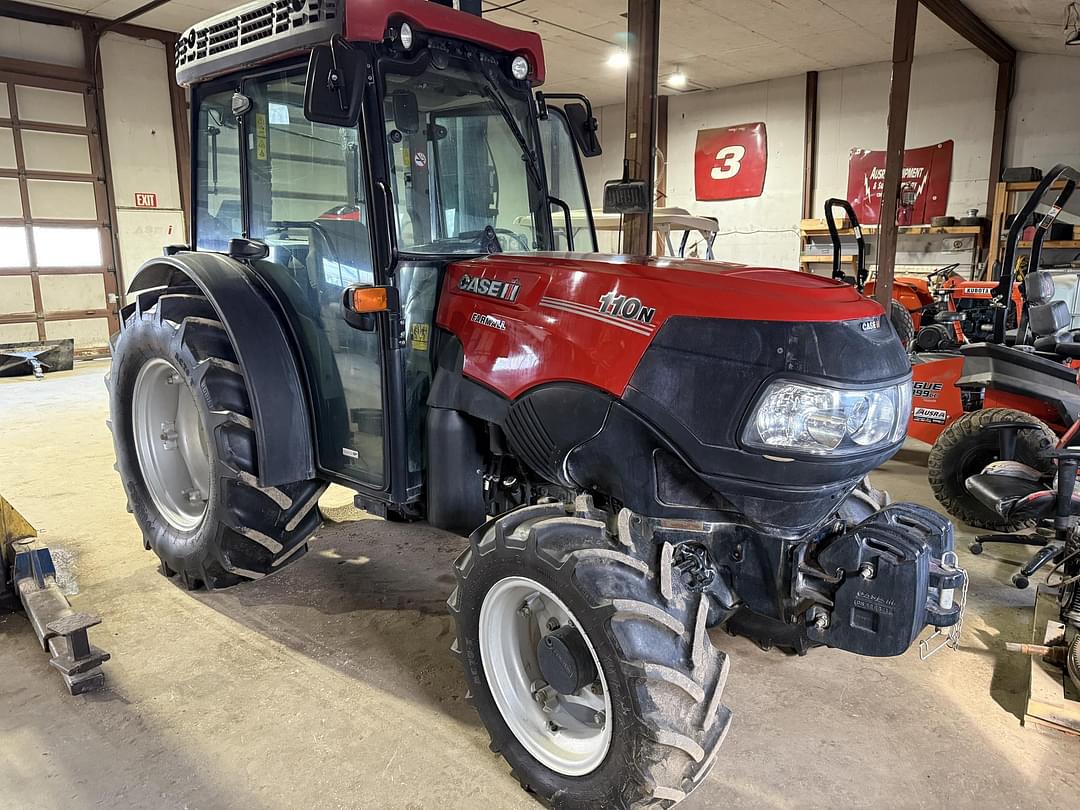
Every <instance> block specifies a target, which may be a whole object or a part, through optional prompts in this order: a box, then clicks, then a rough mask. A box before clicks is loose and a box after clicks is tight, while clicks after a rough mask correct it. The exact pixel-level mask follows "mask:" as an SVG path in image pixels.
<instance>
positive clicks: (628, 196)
mask: <svg viewBox="0 0 1080 810" xmlns="http://www.w3.org/2000/svg"><path fill="white" fill-rule="evenodd" d="M651 197H652V194H651V193H650V190H649V184H648V183H646V182H645V181H644V180H632V179H631V178H630V161H629V160H624V161H623V176H622V179H621V180H608V181H607V182H606V183H604V213H605V214H647V213H648V212H649V205H650V204H651V203H652V199H651Z"/></svg>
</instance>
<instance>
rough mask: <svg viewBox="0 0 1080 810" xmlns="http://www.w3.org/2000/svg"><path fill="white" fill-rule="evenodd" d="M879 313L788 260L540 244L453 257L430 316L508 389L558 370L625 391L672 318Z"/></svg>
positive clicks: (789, 319) (817, 318)
mask: <svg viewBox="0 0 1080 810" xmlns="http://www.w3.org/2000/svg"><path fill="white" fill-rule="evenodd" d="M882 315H883V310H882V308H881V307H880V306H879V305H878V304H877V303H876V302H874V301H871V300H870V299H868V298H865V297H864V296H862V295H860V294H859V293H858V292H857V291H856V290H855V289H854V288H852V287H850V286H848V285H846V284H841V283H839V282H836V281H833V280H832V279H828V278H822V277H820V276H814V275H810V274H808V273H800V272H796V271H793V270H779V269H773V268H761V267H745V266H742V265H734V264H722V263H717V262H704V261H697V260H693V259H669V258H653V257H631V256H608V255H593V254H566V253H537V254H528V255H521V254H495V255H491V256H485V257H482V258H476V259H466V260H462V261H459V262H453V263H451V264H450V266H449V268H448V270H447V274H446V280H445V284H444V288H443V295H442V296H441V301H440V304H439V310H438V318H437V322H438V324H439V326H441V327H442V328H444V329H446V330H448V331H450V332H452V333H453V334H455V335H456V336H457V337H458V338H459V339H460V340H461V342H462V345H463V348H464V368H463V371H464V373H465V375H466V376H468V377H471V378H473V379H475V380H477V381H480V382H482V383H484V384H485V385H487V386H488V387H490V388H493V389H495V390H496V391H499V392H500V393H502V394H503V395H504V396H507V397H509V398H511V399H512V398H514V397H516V396H518V395H519V394H520V393H521V392H523V391H525V390H527V389H529V388H531V387H533V386H536V385H542V384H544V383H549V382H554V381H573V382H581V383H585V384H588V385H593V386H597V387H600V388H602V389H604V390H606V391H608V392H610V393H612V394H614V395H616V396H621V395H622V393H623V391H624V390H625V388H626V385H627V382H628V381H629V379H630V376H631V375H632V374H633V372H634V369H635V368H636V366H637V364H638V362H639V360H640V359H641V357H642V355H643V354H644V353H645V351H646V350H647V349H648V347H649V345H650V343H651V342H652V339H653V337H654V336H655V335H656V334H657V333H658V331H659V330H660V329H661V328H662V327H663V326H664V324H665V323H666V322H667V321H668V320H669V319H671V318H714V319H719V320H725V321H736V322H748V321H765V322H774V323H776V322H780V323H833V322H840V321H845V322H854V321H857V322H859V323H860V324H861V325H862V327H863V328H865V329H877V328H878V326H879V325H880V321H881V320H882V317H881V316H882ZM745 328H746V329H748V330H750V329H753V328H755V327H751V326H750V325H749V324H747V325H746V327H745Z"/></svg>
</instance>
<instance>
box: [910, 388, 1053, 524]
mask: <svg viewBox="0 0 1080 810" xmlns="http://www.w3.org/2000/svg"><path fill="white" fill-rule="evenodd" d="M1003 422H1024V423H1027V424H1030V425H1031V430H1021V431H1019V432H1018V433H1017V435H1016V458H1015V459H1014V460H1015V461H1019V462H1021V463H1023V464H1027V465H1028V466H1029V467H1034V468H1035V469H1036V470H1039V471H1040V472H1043V473H1046V472H1049V471H1050V470H1051V469H1052V468H1053V464H1052V462H1051V460H1050V458H1049V457H1048V456H1047V451H1048V450H1050V448H1052V447H1053V446H1054V444H1055V443H1056V442H1057V436H1055V435H1054V432H1053V431H1052V430H1050V428H1048V427H1047V426H1046V425H1045V424H1044V423H1043V422H1042V421H1040V420H1039V419H1037V418H1035V417H1034V416H1032V415H1031V414H1029V413H1024V412H1023V411H1017V410H1013V409H1012V408H987V409H986V410H982V411H974V412H972V413H968V414H964V415H963V416H962V417H960V418H959V419H957V420H956V421H955V422H953V423H952V424H951V425H949V427H947V428H946V429H945V430H944V432H943V433H942V434H941V435H940V436H939V437H938V440H937V441H936V442H934V446H933V448H931V450H930V458H929V460H928V463H927V466H928V468H929V479H930V488H931V489H932V490H933V491H934V496H935V497H936V498H937V499H938V501H940V503H941V505H942V506H943V507H945V511H947V512H948V513H949V514H950V515H952V516H953V517H955V518H957V519H959V520H962V521H963V522H964V523H967V524H968V525H970V526H975V527H977V528H980V529H993V530H995V531H1006V532H1015V531H1018V530H1020V529H1024V528H1030V527H1031V526H1034V525H1035V521H1033V520H1013V521H1006V520H1005V519H1004V518H1002V517H1001V516H1000V515H998V514H997V513H996V512H994V511H992V510H990V509H989V508H987V507H986V506H984V505H983V504H981V503H980V502H979V501H978V500H976V499H975V497H974V496H972V495H971V493H969V492H968V491H967V487H966V486H965V485H964V482H965V481H967V479H968V478H970V477H971V476H973V475H977V474H978V473H980V472H982V470H983V468H985V467H986V465H987V464H990V463H991V462H993V461H997V460H998V456H999V447H1000V445H999V438H998V431H996V430H992V429H989V426H990V425H993V424H1001V423H1003Z"/></svg>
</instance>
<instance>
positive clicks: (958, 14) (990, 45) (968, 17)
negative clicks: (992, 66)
mask: <svg viewBox="0 0 1080 810" xmlns="http://www.w3.org/2000/svg"><path fill="white" fill-rule="evenodd" d="M922 4H923V5H924V6H926V9H927V11H930V12H932V13H933V14H934V16H935V17H937V18H938V19H939V20H941V21H942V22H943V23H945V24H946V25H947V26H949V27H950V28H951V29H952V30H953V31H955V32H956V33H958V34H959V35H960V36H962V37H963V38H964V39H966V40H967V41H968V42H970V43H971V44H972V45H974V46H975V47H976V48H978V49H979V50H980V51H982V52H983V53H985V54H986V55H987V56H989V57H990V58H991V59H993V60H994V61H995V62H1014V61H1016V49H1015V48H1013V46H1012V45H1010V44H1009V43H1008V42H1006V41H1005V40H1004V39H1002V38H1001V35H1000V34H998V33H997V32H996V31H995V30H994V29H992V28H991V27H990V26H989V25H987V24H986V23H985V22H983V21H982V18H980V17H979V16H977V15H976V14H975V12H973V11H972V10H971V9H969V8H968V7H967V6H965V5H964V4H963V3H962V2H961V0H922Z"/></svg>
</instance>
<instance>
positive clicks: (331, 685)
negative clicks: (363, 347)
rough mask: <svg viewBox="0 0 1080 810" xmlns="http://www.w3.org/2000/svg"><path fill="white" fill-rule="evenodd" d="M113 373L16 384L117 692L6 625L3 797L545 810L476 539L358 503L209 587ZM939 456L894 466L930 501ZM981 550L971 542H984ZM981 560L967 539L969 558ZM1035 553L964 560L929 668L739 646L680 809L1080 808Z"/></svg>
mask: <svg viewBox="0 0 1080 810" xmlns="http://www.w3.org/2000/svg"><path fill="white" fill-rule="evenodd" d="M105 369H106V365H105V364H104V363H102V362H94V363H83V364H80V365H79V366H78V367H77V368H76V370H75V371H73V372H64V373H57V374H54V375H49V376H48V378H47V379H46V380H45V381H43V382H35V381H33V380H32V379H28V378H27V379H18V380H6V381H5V380H0V417H2V422H0V425H2V426H0V493H2V494H3V495H4V496H5V497H7V498H8V499H9V500H10V501H11V502H12V503H13V504H14V505H15V506H16V507H17V508H18V509H19V510H21V511H22V512H23V514H24V515H25V516H26V517H27V518H28V519H29V520H30V521H31V523H33V524H34V525H35V526H37V527H38V529H39V530H40V532H41V534H42V536H43V538H44V540H45V541H46V542H48V543H49V544H50V545H51V546H52V547H53V548H54V549H58V548H59V549H63V550H65V551H66V552H70V554H68V555H65V559H67V560H68V561H69V565H70V568H71V572H72V574H73V575H74V579H75V582H76V583H77V586H78V589H79V593H78V594H77V595H75V596H73V597H72V600H73V602H74V604H75V605H76V606H77V607H79V608H81V609H86V610H90V611H93V612H97V613H99V614H100V615H102V616H103V617H104V620H105V621H104V624H103V625H101V626H100V627H99V628H97V629H96V630H94V631H92V632H93V634H94V640H95V641H96V643H97V644H98V645H99V646H101V647H103V648H105V649H107V650H108V651H110V652H111V653H112V655H113V660H112V661H110V662H109V663H108V664H107V665H106V673H107V688H106V689H105V691H103V692H100V693H98V694H93V695H89V696H83V697H78V698H72V697H69V696H68V695H67V694H66V692H65V690H64V689H63V686H62V685H61V681H60V678H59V677H58V676H57V674H56V673H55V672H54V671H52V670H51V669H50V667H49V666H48V664H47V659H46V656H45V655H44V654H43V653H41V651H40V650H39V649H37V648H36V642H35V639H34V637H33V634H32V633H31V631H30V629H29V625H28V624H27V623H26V621H25V620H24V619H23V618H22V617H21V616H7V617H2V618H0V808H4V809H5V810H22V809H23V808H61V807H63V808H89V807H122V808H155V810H165V809H166V808H190V809H191V810H195V809H196V808H205V809H207V810H218V809H224V808H243V809H244V810H263V809H264V808H265V810H277V808H282V810H285V809H288V810H293V808H297V807H303V808H305V810H315V809H316V808H410V809H411V808H440V810H444V809H445V808H476V807H478V806H481V804H483V805H484V806H486V807H489V808H534V807H538V806H539V805H536V804H535V803H533V801H532V800H531V799H530V798H529V797H528V796H527V795H526V794H525V793H524V792H523V791H521V790H520V788H518V787H517V784H516V782H514V780H513V779H512V778H511V777H510V775H509V771H508V769H507V767H506V766H505V765H504V763H503V762H502V760H501V759H499V758H498V757H496V756H495V755H493V754H491V753H490V752H489V751H488V749H487V737H486V734H485V733H484V730H483V728H482V727H481V726H480V725H479V722H478V721H477V718H476V716H475V715H474V713H473V711H472V710H471V708H470V707H469V706H468V705H467V704H466V703H465V702H464V700H463V692H464V684H463V680H462V678H461V675H460V673H459V671H458V665H457V663H456V661H455V660H454V659H453V658H452V657H451V655H450V653H449V651H448V649H447V648H448V646H449V644H450V641H451V622H450V619H449V618H448V617H447V616H446V614H445V611H444V607H443V602H444V600H445V598H446V596H447V595H448V593H449V590H450V587H451V576H450V564H451V561H452V559H453V558H454V556H455V555H456V554H457V553H458V551H459V549H460V548H461V547H462V545H463V543H464V541H463V540H461V539H459V538H457V537H454V536H451V535H447V534H444V533H441V532H438V531H435V530H432V529H428V528H425V527H406V526H401V525H396V524H389V523H384V522H382V521H379V520H373V519H356V518H359V517H360V515H359V513H356V512H354V511H352V510H351V507H349V506H348V503H349V498H348V493H346V492H345V491H344V490H338V491H332V492H330V493H328V495H327V498H326V503H327V505H331V506H332V507H334V508H331V509H330V513H331V515H333V516H335V517H336V518H337V520H338V521H339V522H332V523H328V525H327V526H326V528H325V529H324V530H323V531H322V532H321V533H320V535H319V536H318V538H317V539H316V540H315V541H314V543H313V544H312V550H311V552H310V553H309V554H308V555H307V556H306V557H304V558H303V559H302V560H301V561H300V562H298V563H297V564H296V565H295V566H293V567H290V568H288V569H287V570H285V571H284V572H282V573H281V574H279V575H277V576H275V577H273V578H270V579H268V580H263V581H261V582H259V583H252V584H249V585H245V586H242V587H239V588H236V589H233V590H231V591H225V592H218V593H205V592H196V593H187V592H185V591H183V590H181V589H180V588H178V587H177V586H175V585H174V584H173V583H172V582H171V581H169V580H166V579H164V578H163V577H161V576H160V575H159V574H158V573H157V566H156V564H155V558H154V557H153V555H151V554H150V553H148V552H143V551H142V546H141V543H140V539H139V532H138V529H137V528H136V526H135V522H134V520H133V519H132V518H131V516H130V515H128V514H127V513H126V512H125V510H124V498H123V496H122V494H121V491H120V486H119V481H118V479H117V477H116V475H115V473H114V472H113V470H112V463H113V455H112V446H111V444H110V440H109V436H108V433H107V431H106V428H105V413H106V399H105V387H104V385H103V384H102V379H101V378H102V375H103V374H104V372H105ZM924 465H925V452H924V451H919V450H916V449H907V450H905V451H903V452H902V453H901V454H900V456H898V457H897V459H894V460H893V461H892V462H890V463H889V464H888V465H886V467H885V468H884V469H883V471H882V472H881V473H879V474H878V475H877V477H876V479H875V483H876V484H877V485H878V486H885V487H886V488H888V489H890V490H891V491H892V493H893V495H894V497H898V498H899V499H912V500H917V501H920V502H923V503H932V502H933V500H932V497H931V495H930V492H929V490H928V488H927V486H926V473H925V469H924ZM966 537H967V535H966V534H964V535H962V538H961V539H962V540H963V539H966ZM962 546H964V547H966V542H963V543H962ZM1023 551H1024V550H1023V549H1017V550H1015V551H1006V552H998V551H997V550H988V551H987V553H986V554H985V555H983V556H982V557H980V558H973V557H971V556H970V555H968V554H967V552H966V550H962V551H961V552H960V556H961V560H962V562H963V564H965V565H967V566H968V567H969V568H970V570H971V573H972V585H971V592H972V595H971V602H970V607H969V611H968V618H967V621H966V623H965V625H964V636H963V649H962V650H961V651H959V652H950V651H946V652H942V653H940V654H939V655H938V656H937V657H935V658H933V659H932V660H931V661H929V662H927V663H924V662H921V661H920V660H919V656H918V654H917V652H915V651H911V652H909V653H908V654H907V655H905V656H903V657H901V658H899V659H886V660H874V659H864V658H857V657H855V656H852V655H848V654H846V653H842V652H835V651H829V650H815V651H813V652H811V654H809V655H808V656H806V657H805V658H790V657H786V656H784V655H781V654H779V653H775V652H774V653H765V652H762V651H760V650H758V649H757V648H756V647H755V646H754V645H752V644H750V643H749V642H747V641H745V640H742V639H731V638H728V637H727V636H726V635H723V634H720V635H717V636H715V640H716V641H717V643H718V644H719V645H721V646H722V647H723V648H724V649H726V650H727V651H728V652H729V653H730V654H731V656H732V659H733V663H732V673H731V679H730V681H729V686H728V692H727V699H728V702H729V704H730V706H731V707H732V709H733V710H734V712H735V721H734V724H733V727H732V732H731V735H730V736H729V737H728V741H727V743H726V745H725V748H724V750H723V754H722V756H721V758H720V761H719V762H718V764H717V766H716V768H715V769H714V770H713V772H712V774H711V775H710V777H709V778H708V780H707V781H706V783H705V784H704V785H703V787H702V788H701V789H700V790H699V791H698V792H696V793H695V794H694V795H693V796H692V797H691V798H690V799H688V800H687V801H686V802H685V803H684V804H683V805H681V806H682V807H685V808H687V810H702V809H703V808H712V807H721V806H722V807H727V808H739V807H748V808H749V807H753V808H764V807H778V808H786V807H800V808H803V807H869V806H878V807H881V806H886V807H905V808H906V807H942V806H947V807H1034V806H1054V805H1057V806H1062V805H1073V804H1075V797H1076V792H1077V790H1078V789H1080V775H1078V774H1077V773H1076V771H1075V763H1076V762H1077V761H1080V760H1078V755H1080V740H1077V739H1075V738H1070V737H1065V736H1063V735H1058V734H1053V733H1049V732H1042V731H1038V730H1035V729H1033V728H1024V727H1022V726H1021V725H1020V721H1019V717H1020V715H1021V714H1022V707H1023V704H1024V698H1025V689H1026V666H1027V664H1026V662H1025V661H1024V660H1023V659H1022V658H1020V657H1018V656H1008V655H1006V654H1005V653H1004V652H1003V643H1004V641H1005V640H1013V639H1017V640H1020V639H1026V638H1028V636H1029V622H1030V620H1031V602H1032V594H1031V592H1030V591H1028V592H1018V591H1016V590H1014V589H1012V588H1011V587H1010V586H1009V585H1008V584H1007V575H1008V574H1009V573H1010V571H1011V570H1012V569H1013V567H1014V565H1015V563H1017V562H1018V561H1019V560H1021V558H1022V557H1023V556H1024V555H1023Z"/></svg>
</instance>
